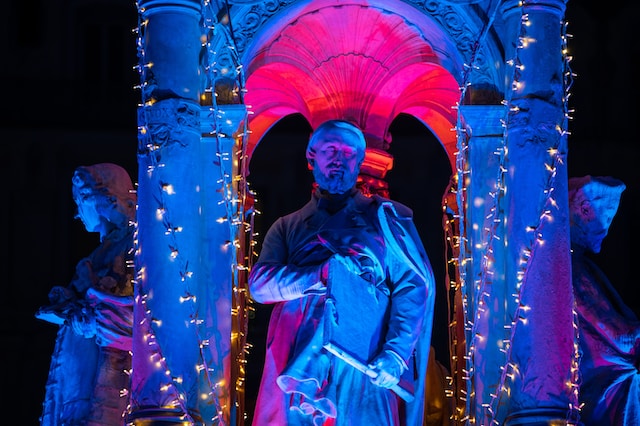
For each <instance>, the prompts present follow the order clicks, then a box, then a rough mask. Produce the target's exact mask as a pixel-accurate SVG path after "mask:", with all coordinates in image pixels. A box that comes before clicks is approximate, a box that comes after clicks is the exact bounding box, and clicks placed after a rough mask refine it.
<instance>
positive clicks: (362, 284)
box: [249, 120, 435, 426]
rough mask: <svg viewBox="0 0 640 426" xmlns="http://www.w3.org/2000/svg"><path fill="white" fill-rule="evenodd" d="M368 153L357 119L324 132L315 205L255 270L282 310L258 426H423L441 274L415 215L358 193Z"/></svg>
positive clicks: (274, 240)
mask: <svg viewBox="0 0 640 426" xmlns="http://www.w3.org/2000/svg"><path fill="white" fill-rule="evenodd" d="M365 147H366V142H365V139H364V136H363V134H362V132H361V130H360V129H359V128H357V127H356V126H354V125H353V124H351V123H349V122H346V121H342V120H330V121H327V122H325V123H323V124H321V125H320V126H318V127H317V128H316V130H315V131H314V132H313V134H312V135H311V138H310V140H309V143H308V146H307V160H308V163H309V166H310V168H311V169H312V171H313V176H314V179H315V184H316V188H315V190H314V191H313V194H312V197H311V200H310V201H309V202H308V203H307V204H306V205H305V206H304V207H302V208H301V209H300V210H298V211H295V212H293V213H291V214H289V215H287V216H284V217H282V218H280V219H278V220H277V221H276V222H275V223H274V224H273V225H272V226H271V228H270V229H269V230H268V231H267V233H266V235H265V238H264V242H263V244H262V249H261V252H260V256H259V258H258V261H257V262H256V263H255V264H254V265H253V267H252V269H251V272H250V276H249V290H250V294H251V297H252V298H253V299H254V300H255V301H257V302H259V303H269V304H274V308H273V311H272V314H271V320H270V323H269V330H268V334H267V350H266V356H265V366H264V370H263V375H262V380H261V383H260V390H259V394H258V398H257V403H256V410H255V413H254V418H253V425H254V426H262V425H265V426H266V425H284V424H286V425H290V426H293V425H300V426H302V425H314V426H317V425H336V426H340V425H350V426H357V425H367V426H374V425H380V426H399V425H410V426H422V424H423V418H424V405H425V404H424V399H425V397H424V395H425V375H426V371H427V363H428V357H429V349H430V341H431V327H432V323H433V304H434V299H435V287H434V278H433V272H432V270H431V266H430V263H429V260H428V258H427V255H426V253H425V251H424V248H423V246H422V242H421V241H420V239H419V237H418V234H417V230H416V229H415V225H414V223H413V220H412V212H411V210H410V209H409V208H408V207H406V206H404V205H402V204H400V203H397V202H394V201H391V200H389V199H387V198H383V197H380V196H378V195H373V196H372V197H366V196H365V195H363V194H362V193H361V192H360V191H358V190H357V189H356V181H357V177H358V172H359V170H360V166H361V165H362V162H363V160H364V153H365ZM355 286H359V287H357V288H354V287H355ZM345 301H346V303H347V305H346V306H345V305H344V304H343V302H345ZM377 309H382V311H377ZM365 329H367V330H365ZM361 331H362V332H361ZM363 336H366V340H365V337H363ZM357 347H361V349H355V348H357ZM407 376H408V378H407Z"/></svg>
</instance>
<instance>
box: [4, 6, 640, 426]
mask: <svg viewBox="0 0 640 426" xmlns="http://www.w3.org/2000/svg"><path fill="white" fill-rule="evenodd" d="M586 3H587V2H583V1H577V0H572V1H569V3H568V5H567V13H566V18H567V21H568V23H569V27H568V32H569V33H570V34H572V35H573V38H572V39H571V40H570V42H569V49H570V52H571V53H570V54H571V55H572V56H573V58H574V59H573V61H572V62H571V67H572V69H573V71H574V72H575V73H576V74H577V77H576V78H575V81H574V85H573V88H572V90H571V93H572V97H571V99H570V107H571V108H572V109H575V112H574V113H573V117H574V119H573V121H571V123H570V127H569V130H570V131H571V133H572V134H571V136H570V137H569V154H568V169H569V175H570V176H582V175H585V174H591V175H609V176H614V177H617V178H619V179H622V180H623V181H624V182H625V183H626V184H627V190H626V191H625V192H624V193H623V196H622V202H621V206H620V209H619V211H618V214H617V215H616V217H615V219H614V221H613V225H612V226H611V229H610V232H609V236H608V237H607V239H605V241H604V244H603V246H602V252H601V253H600V254H598V255H597V256H596V259H597V261H598V263H599V264H600V265H601V267H602V268H603V269H604V270H605V272H606V274H607V275H608V277H609V278H610V279H611V281H612V282H613V284H614V285H615V286H616V287H617V288H618V290H619V291H620V293H621V294H622V295H623V297H624V299H625V300H626V301H627V303H628V304H629V305H631V306H632V307H633V308H634V309H635V310H636V311H637V312H640V301H638V298H637V296H636V291H635V286H637V282H636V276H637V274H636V271H635V266H637V265H638V264H637V263H636V260H635V258H634V255H633V250H632V248H633V247H634V241H639V240H640V229H639V225H638V221H637V220H636V218H637V217H638V216H639V213H640V205H639V197H638V192H639V191H640V182H639V180H638V176H639V172H640V170H639V169H640V167H639V165H638V160H637V149H636V148H635V146H636V144H637V136H636V129H635V125H636V123H637V115H638V107H637V99H638V88H637V86H636V85H635V84H636V82H635V80H634V77H636V75H635V74H636V70H635V68H634V67H633V65H632V58H637V57H638V54H639V53H640V52H639V48H638V44H637V43H634V42H633V40H634V39H635V32H636V27H635V25H636V22H635V19H636V17H637V16H639V15H638V12H639V9H640V6H639V5H637V4H634V3H633V2H631V1H630V0H625V1H623V2H617V3H611V4H610V6H609V7H607V6H605V5H603V4H602V3H596V4H593V5H588V4H586ZM614 4H615V7H614ZM0 23H1V25H0V31H1V33H0V44H1V45H2V48H3V49H2V51H3V52H4V55H3V56H4V60H3V65H2V66H1V67H0V78H1V81H3V82H4V84H3V90H2V95H3V97H4V102H2V107H1V108H2V109H1V113H0V138H1V140H2V149H3V152H7V151H8V153H9V155H8V157H6V156H5V157H4V161H3V165H2V168H1V169H2V173H1V175H0V176H1V178H2V187H3V188H4V194H5V195H4V197H3V201H2V206H3V208H2V209H0V211H1V212H2V213H1V214H2V216H1V222H0V223H1V224H2V226H3V230H2V233H3V238H2V245H1V246H0V250H1V253H0V259H1V261H2V268H1V269H0V270H2V271H3V273H4V277H3V279H2V283H3V286H2V293H3V295H2V297H1V298H0V300H1V303H2V308H1V309H0V315H1V321H0V327H1V330H2V331H1V336H2V351H0V354H1V356H2V358H1V360H2V362H1V364H0V365H2V366H3V369H4V371H3V377H4V380H3V383H4V384H5V394H8V395H9V399H8V400H7V399H6V397H5V399H4V400H5V402H8V403H7V404H5V407H6V408H5V414H4V415H3V417H4V418H5V419H9V420H11V421H12V423H20V424H23V425H36V424H37V422H38V416H39V415H40V410H41V404H42V399H43V397H44V386H45V382H46V379H47V372H48V368H49V361H50V356H51V353H52V351H53V345H54V340H55V334H56V326H54V325H51V324H48V323H43V322H41V321H38V320H36V319H35V318H34V313H35V312H36V310H37V309H38V307H39V306H41V305H44V304H46V303H47V294H48V292H49V289H50V288H51V287H52V286H53V285H66V284H67V283H68V282H69V280H70V278H71V276H72V274H73V271H74V268H75V264H76V262H77V261H78V260H80V259H81V258H82V257H84V256H86V255H87V254H88V253H89V252H90V251H91V250H92V249H93V248H94V247H95V246H96V245H97V242H98V237H97V235H95V234H88V233H86V232H85V230H84V228H83V227H82V224H81V223H80V222H79V221H77V220H74V219H73V216H74V213H75V205H74V204H73V200H72V198H71V189H70V185H71V184H70V179H71V175H72V172H73V170H74V169H75V168H76V167H77V166H80V165H89V164H93V163H97V162H114V163H118V164H120V165H122V166H124V167H125V168H126V169H127V170H128V171H129V172H130V174H131V176H132V178H133V180H134V182H135V181H137V159H136V144H137V141H136V125H137V123H136V106H137V103H138V101H139V94H138V92H136V91H135V90H134V89H133V86H135V85H136V84H137V83H138V82H139V79H138V75H137V73H136V72H135V71H134V70H133V66H134V65H135V64H136V63H137V58H136V49H135V34H134V33H133V32H132V30H133V29H134V28H136V27H137V14H136V9H135V3H134V2H133V1H124V0H110V1H96V0H84V1H63V0H55V1H44V0H30V1H29V2H25V1H24V0H9V1H7V2H5V3H4V7H3V13H2V14H0ZM391 130H392V133H393V136H394V141H393V144H392V148H391V152H392V154H394V156H395V169H394V170H392V171H391V172H390V173H389V175H388V181H389V184H390V189H391V196H392V198H395V199H398V200H399V201H402V202H404V203H405V204H407V205H409V206H411V207H412V208H413V209H414V212H415V218H416V219H415V221H416V224H417V225H418V228H419V231H420V233H421V235H422V237H423V240H424V242H425V245H426V246H427V249H428V251H429V254H430V256H431V261H432V263H433V266H434V270H435V272H436V276H437V279H438V280H439V284H440V285H443V284H442V282H443V273H444V272H443V270H444V267H443V264H442V248H443V243H442V239H441V237H442V231H441V228H440V207H439V206H440V197H441V194H442V191H443V190H444V188H445V186H446V184H447V180H448V174H449V173H450V171H449V170H448V163H447V160H446V156H445V154H444V152H443V151H442V149H441V148H440V147H439V145H438V144H437V142H436V141H435V140H434V139H433V137H431V136H430V134H429V133H428V131H427V130H426V129H425V128H424V127H423V126H421V125H420V124H419V123H417V122H416V121H415V120H413V119H410V118H406V117H402V118H400V119H398V120H397V121H396V122H394V124H393V127H392V129H391ZM308 132H309V128H308V126H307V124H306V123H305V122H304V121H301V120H300V119H296V118H295V117H293V118H291V119H286V120H283V121H282V122H281V123H280V124H278V125H277V126H276V127H275V128H274V129H273V130H272V131H271V132H270V134H269V135H268V136H267V138H266V140H264V141H263V143H261V145H260V146H259V147H258V149H257V150H256V152H255V155H254V158H253V161H252V163H251V175H250V177H249V179H250V182H251V185H252V188H253V189H254V190H255V191H256V192H257V193H258V198H259V205H258V206H259V209H260V210H261V211H262V212H263V214H262V215H261V216H259V218H258V220H257V229H256V230H257V231H258V232H260V233H262V234H264V232H265V231H266V226H268V224H270V223H271V222H272V221H273V220H274V219H275V217H276V216H278V215H280V214H283V213H286V212H288V211H291V210H293V209H295V208H298V207H299V206H301V205H302V204H303V203H304V202H306V200H307V198H308V195H309V185H310V183H311V175H310V173H309V172H308V171H307V170H306V165H305V160H304V146H305V144H306V137H307V135H308ZM285 141H296V142H297V143H296V144H295V145H294V148H290V147H291V145H290V144H285V143H284V142H285ZM286 147H289V148H286ZM416 150H417V151H416ZM425 158H427V159H429V160H428V162H427V163H426V165H425V163H424V159H425ZM285 165H286V166H285ZM291 165H293V167H292V166H291ZM292 182H296V183H297V185H295V186H294V187H291V183H292ZM260 228H262V229H260ZM439 300H440V301H439V303H438V306H439V308H438V310H437V312H436V328H437V330H435V331H434V339H435V341H436V343H435V345H436V346H437V347H438V346H440V345H446V322H445V321H446V320H445V319H444V318H443V315H446V306H445V305H443V304H442V303H443V299H439ZM267 314H268V312H266V310H265V309H264V308H260V309H258V311H257V314H256V317H255V319H253V320H252V321H251V326H250V335H249V342H250V343H253V344H254V349H253V351H252V354H251V355H250V366H249V373H248V377H247V378H248V380H249V384H248V385H247V398H248V399H250V396H251V393H252V392H254V389H255V386H256V385H257V383H256V381H257V380H258V379H257V378H258V377H259V369H260V367H261V365H260V362H261V361H259V358H260V356H261V351H262V350H263V349H262V346H261V345H262V343H261V341H260V340H261V339H262V338H264V336H263V329H264V327H266V324H265V322H266V320H267V319H266V316H267ZM438 342H440V343H438ZM445 347H446V346H445ZM439 358H444V356H443V355H442V354H441V353H440V354H439ZM254 360H258V361H254ZM252 361H254V362H253V363H252ZM247 402H248V405H250V403H251V402H250V401H249V400H248V401H247Z"/></svg>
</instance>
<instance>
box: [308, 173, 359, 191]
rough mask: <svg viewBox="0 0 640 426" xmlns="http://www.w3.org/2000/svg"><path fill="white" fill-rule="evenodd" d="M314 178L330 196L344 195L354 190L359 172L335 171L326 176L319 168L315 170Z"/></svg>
mask: <svg viewBox="0 0 640 426" xmlns="http://www.w3.org/2000/svg"><path fill="white" fill-rule="evenodd" d="M313 177H314V179H315V180H316V183H317V184H318V186H319V187H320V189H324V190H325V191H328V192H329V193H330V194H344V193H345V192H347V191H349V190H350V189H351V188H353V187H354V186H355V184H356V181H357V180H358V171H357V170H354V171H353V172H352V171H349V170H348V169H346V168H340V169H334V170H332V171H329V172H327V174H324V173H322V172H321V171H320V169H319V168H318V167H314V168H313Z"/></svg>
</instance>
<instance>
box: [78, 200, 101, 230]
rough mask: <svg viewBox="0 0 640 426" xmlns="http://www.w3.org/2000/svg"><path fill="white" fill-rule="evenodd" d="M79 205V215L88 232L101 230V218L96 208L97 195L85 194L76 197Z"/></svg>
mask: <svg viewBox="0 0 640 426" xmlns="http://www.w3.org/2000/svg"><path fill="white" fill-rule="evenodd" d="M75 201H76V204H77V206H78V217H79V218H80V220H81V221H82V223H83V224H84V227H85V228H86V230H87V232H100V226H101V223H102V221H101V218H100V215H99V214H98V210H97V209H96V197H94V196H92V195H88V196H87V195H83V196H79V197H77V198H76V199H75Z"/></svg>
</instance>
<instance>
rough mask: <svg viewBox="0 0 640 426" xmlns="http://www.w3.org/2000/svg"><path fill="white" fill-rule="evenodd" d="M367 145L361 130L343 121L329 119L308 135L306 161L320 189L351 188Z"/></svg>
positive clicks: (346, 189)
mask: <svg viewBox="0 0 640 426" xmlns="http://www.w3.org/2000/svg"><path fill="white" fill-rule="evenodd" d="M366 147H367V144H366V141H365V139H364V135H363V133H362V131H361V130H360V129H359V128H358V127H357V126H355V125H354V124H351V123H350V122H348V121H344V120H329V121H325V122H324V123H322V124H320V125H319V126H318V127H317V128H316V129H315V131H314V132H313V133H312V134H311V138H310V139H309V144H308V145H307V161H308V162H309V167H310V168H311V169H312V171H313V177H314V179H315V181H316V183H317V184H318V186H319V187H320V189H322V190H326V191H328V192H329V193H332V194H343V193H345V192H347V191H349V190H350V189H351V188H353V187H354V186H355V184H356V180H357V178H358V173H359V172H360V166H361V165H362V162H363V161H364V153H365V149H366Z"/></svg>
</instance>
